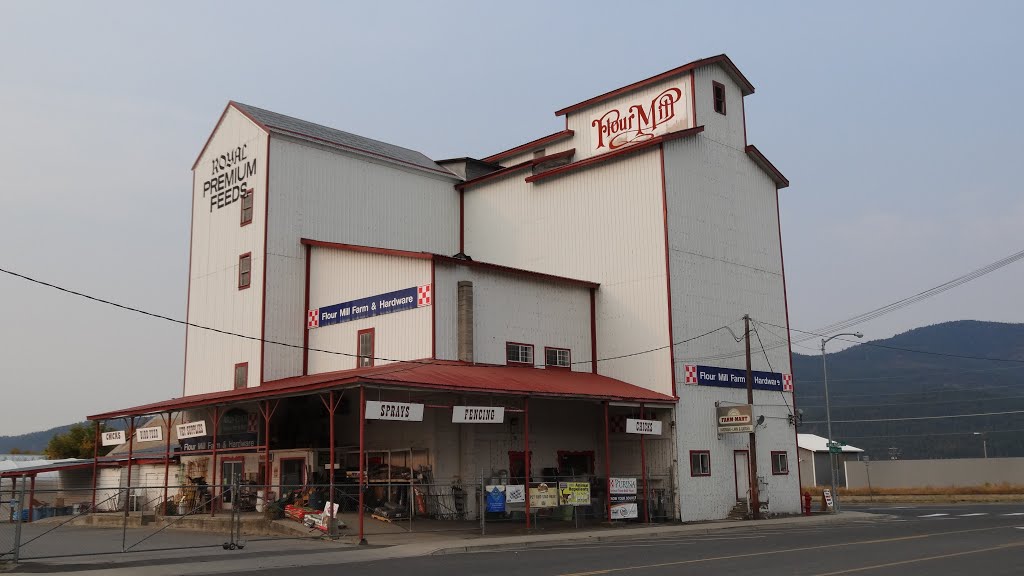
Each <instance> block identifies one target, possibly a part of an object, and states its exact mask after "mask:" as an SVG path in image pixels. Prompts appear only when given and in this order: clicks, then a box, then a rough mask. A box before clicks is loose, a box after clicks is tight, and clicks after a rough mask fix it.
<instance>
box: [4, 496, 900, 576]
mask: <svg viewBox="0 0 1024 576" xmlns="http://www.w3.org/2000/svg"><path fill="white" fill-rule="evenodd" d="M879 517H880V516H879V515H876V514H869V513H865V512H843V513H842V514H839V515H816V516H810V517H804V516H797V517H791V518H777V519H772V520H743V521H719V522H707V523H700V524H685V525H678V524H676V525H664V526H643V527H632V526H623V527H613V528H602V529H597V530H580V531H573V532H560V533H549V534H528V535H516V536H479V535H474V536H470V537H466V536H462V537H453V536H439V535H437V534H427V533H424V534H406V535H404V536H403V537H402V538H401V542H403V543H398V542H397V541H396V540H397V539H396V538H395V537H392V536H389V535H382V536H378V537H375V538H374V539H372V540H370V546H355V545H352V544H350V543H343V542H319V541H303V542H302V543H301V544H299V545H297V543H296V542H294V541H293V542H282V541H271V542H261V543H253V544H251V545H249V546H247V547H246V549H245V550H235V551H224V550H219V549H213V548H207V549H186V550H161V551H153V552H139V553H132V554H108V555H102V556H76V557H67V558H55V559H45V560H35V561H30V562H27V563H25V564H22V565H19V566H18V567H16V568H14V569H13V570H12V571H11V572H8V573H11V574H19V573H24V574H28V573H59V572H65V573H66V572H84V571H87V572H88V573H89V574H95V575H111V576H115V575H116V576H128V575H130V574H138V573H139V572H140V571H141V569H142V568H143V567H144V568H145V573H146V574H147V576H171V575H178V574H183V573H188V574H189V575H190V576H191V575H196V574H217V573H224V572H239V571H258V570H271V569H281V568H292V567H300V566H319V565H329V564H349V563H355V562H373V561H380V560H389V559H396V558H412V557H417V556H428V555H434V554H456V553H465V552H479V551H485V550H526V549H529V548H532V547H542V546H552V545H559V544H574V543H575V544H578V543H594V542H606V541H620V542H622V541H626V542H628V541H629V540H636V539H645V538H658V537H671V536H682V535H703V534H712V533H715V532H720V531H723V530H730V529H736V528H751V527H755V526H759V527H773V528H775V527H781V526H813V525H823V524H832V523H841V522H851V521H857V520H864V519H866V518H879ZM410 539H412V540H414V541H412V542H410V541H409V540H410ZM0 570H2V569H0Z"/></svg>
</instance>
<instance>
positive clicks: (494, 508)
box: [486, 484, 505, 512]
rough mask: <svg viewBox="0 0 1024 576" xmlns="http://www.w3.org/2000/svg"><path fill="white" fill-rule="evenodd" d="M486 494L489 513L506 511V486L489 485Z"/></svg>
mask: <svg viewBox="0 0 1024 576" xmlns="http://www.w3.org/2000/svg"><path fill="white" fill-rule="evenodd" d="M486 494H487V511H488V512H504V511H505V486H504V485H503V484H488V485H487V490H486Z"/></svg>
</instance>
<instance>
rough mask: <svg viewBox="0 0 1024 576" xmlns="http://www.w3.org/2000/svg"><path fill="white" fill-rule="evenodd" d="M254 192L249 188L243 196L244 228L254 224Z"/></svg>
mask: <svg viewBox="0 0 1024 576" xmlns="http://www.w3.org/2000/svg"><path fill="white" fill-rule="evenodd" d="M253 195H254V191H253V189H252V188H249V189H248V190H246V191H245V193H244V194H242V224H241V225H242V226H245V225H246V224H251V223H252V200H253V198H252V197H253Z"/></svg>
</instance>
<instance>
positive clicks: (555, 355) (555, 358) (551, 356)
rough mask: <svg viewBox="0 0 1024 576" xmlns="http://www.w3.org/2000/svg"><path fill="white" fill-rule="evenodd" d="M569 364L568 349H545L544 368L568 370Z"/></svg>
mask: <svg viewBox="0 0 1024 576" xmlns="http://www.w3.org/2000/svg"><path fill="white" fill-rule="evenodd" d="M570 364H571V361H570V354H569V349H568V348H545V349H544V366H546V367H548V368H568V367H569V366H570Z"/></svg>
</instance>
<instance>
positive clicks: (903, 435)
mask: <svg viewBox="0 0 1024 576" xmlns="http://www.w3.org/2000/svg"><path fill="white" fill-rule="evenodd" d="M1011 432H1024V428H1014V429H1013V430H984V431H978V432H936V433H932V434H886V435H876V436H847V435H845V434H844V435H843V439H844V440H849V439H854V438H855V439H857V440H864V439H867V438H923V437H926V436H973V435H974V434H979V433H980V434H1009V433H1011Z"/></svg>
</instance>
